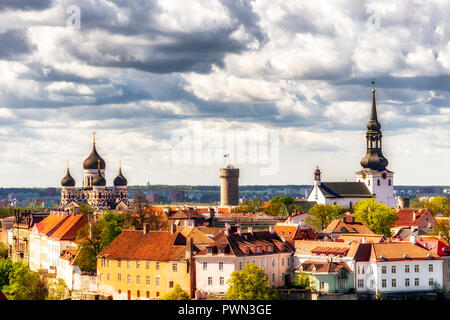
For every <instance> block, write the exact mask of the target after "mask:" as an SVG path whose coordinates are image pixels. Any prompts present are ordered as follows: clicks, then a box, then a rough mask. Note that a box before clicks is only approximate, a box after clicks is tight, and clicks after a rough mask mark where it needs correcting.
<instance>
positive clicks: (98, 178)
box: [92, 169, 106, 187]
mask: <svg viewBox="0 0 450 320" xmlns="http://www.w3.org/2000/svg"><path fill="white" fill-rule="evenodd" d="M92 185H93V186H96V187H104V186H106V180H105V178H104V177H103V176H102V173H101V172H100V169H98V172H97V174H96V175H95V177H94V178H92Z"/></svg>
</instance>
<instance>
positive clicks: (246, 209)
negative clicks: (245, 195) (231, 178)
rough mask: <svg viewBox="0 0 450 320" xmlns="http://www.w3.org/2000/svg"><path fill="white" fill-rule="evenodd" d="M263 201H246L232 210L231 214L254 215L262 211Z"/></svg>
mask: <svg viewBox="0 0 450 320" xmlns="http://www.w3.org/2000/svg"><path fill="white" fill-rule="evenodd" d="M263 205H264V200H262V199H247V200H245V201H244V203H243V204H242V205H240V206H239V207H236V208H234V209H233V213H256V212H261V211H262V210H263Z"/></svg>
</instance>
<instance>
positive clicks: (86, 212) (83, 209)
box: [78, 202, 94, 217]
mask: <svg viewBox="0 0 450 320" xmlns="http://www.w3.org/2000/svg"><path fill="white" fill-rule="evenodd" d="M78 205H79V206H80V213H81V214H83V215H85V216H86V217H87V216H88V215H89V212H93V211H94V210H93V209H92V207H91V206H90V205H89V204H87V203H86V202H79V203H78Z"/></svg>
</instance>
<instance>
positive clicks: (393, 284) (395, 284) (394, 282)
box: [392, 279, 397, 288]
mask: <svg viewBox="0 0 450 320" xmlns="http://www.w3.org/2000/svg"><path fill="white" fill-rule="evenodd" d="M396 286H397V279H392V288H395V287H396Z"/></svg>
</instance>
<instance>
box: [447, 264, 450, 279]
mask: <svg viewBox="0 0 450 320" xmlns="http://www.w3.org/2000/svg"><path fill="white" fill-rule="evenodd" d="M449 261H450V260H449ZM447 281H450V272H449V273H447Z"/></svg>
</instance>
